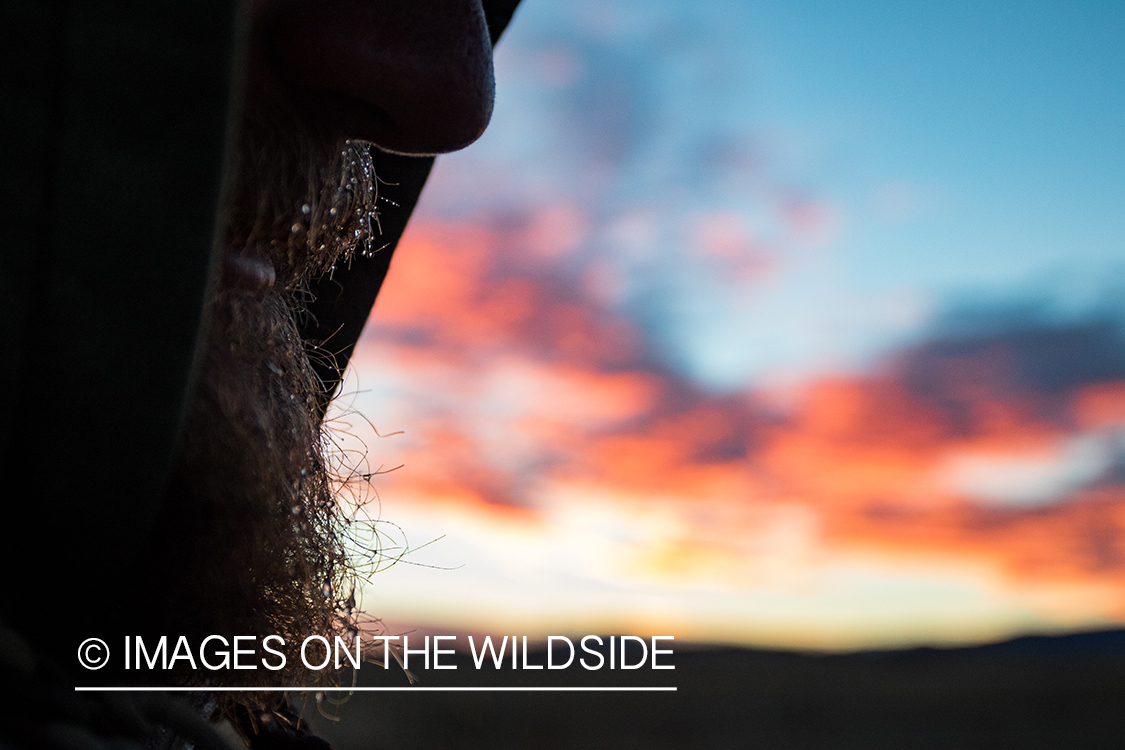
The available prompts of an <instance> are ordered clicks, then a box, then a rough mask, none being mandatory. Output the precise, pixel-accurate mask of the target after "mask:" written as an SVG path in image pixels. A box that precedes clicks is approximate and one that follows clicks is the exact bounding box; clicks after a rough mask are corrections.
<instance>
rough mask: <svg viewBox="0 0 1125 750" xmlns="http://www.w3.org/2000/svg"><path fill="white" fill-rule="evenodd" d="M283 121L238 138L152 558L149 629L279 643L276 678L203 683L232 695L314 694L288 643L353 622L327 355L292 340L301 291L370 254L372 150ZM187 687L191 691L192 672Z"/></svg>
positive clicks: (228, 674)
mask: <svg viewBox="0 0 1125 750" xmlns="http://www.w3.org/2000/svg"><path fill="white" fill-rule="evenodd" d="M286 122H287V125H286V127H277V126H276V122H274V123H271V124H270V126H268V127H267V126H266V125H264V124H262V123H254V122H247V123H244V125H243V127H242V133H241V137H240V141H239V148H238V150H237V154H236V156H235V158H234V163H233V171H232V178H231V180H230V182H229V184H228V188H227V192H228V195H229V196H230V197H229V199H228V201H227V204H226V207H225V209H224V212H223V216H222V221H223V225H224V231H223V232H222V237H223V240H222V241H223V242H224V243H225V248H226V249H225V254H224V260H223V273H222V283H221V284H219V285H218V288H217V289H216V290H214V291H213V292H212V294H211V295H210V299H209V302H208V310H207V316H206V318H207V320H208V321H209V322H208V324H207V328H206V333H205V337H204V344H203V346H202V351H201V352H200V359H199V370H198V376H197V381H196V384H195V386H194V393H193V396H192V398H191V400H190V407H189V411H188V416H187V422H186V426H185V430H184V433H183V440H182V445H181V447H180V450H179V452H178V457H177V460H176V465H175V469H174V471H173V472H172V475H171V481H170V483H169V488H168V492H167V497H166V502H165V506H164V512H163V513H162V516H161V519H160V522H159V527H160V528H159V530H158V533H157V534H156V535H155V538H157V539H159V540H160V542H159V549H154V550H153V552H152V555H153V557H154V558H155V559H156V560H157V561H158V562H157V563H156V565H157V568H158V569H163V570H165V571H167V572H168V576H167V577H165V578H163V579H162V580H163V583H162V585H161V588H162V590H163V594H162V595H161V596H159V597H158V598H159V604H158V605H157V607H156V609H157V612H155V615H156V617H155V620H154V621H155V623H156V628H157V629H156V630H153V631H151V632H154V633H156V632H159V633H161V634H163V633H168V634H183V635H186V636H187V637H188V638H189V640H190V641H191V642H192V643H194V644H198V643H200V642H201V641H202V639H203V638H205V637H206V636H208V635H212V634H218V635H223V636H224V637H226V638H228V640H229V639H230V638H232V637H233V636H235V635H253V636H257V637H258V639H259V642H260V639H262V638H264V637H265V636H266V635H272V634H276V635H279V636H281V637H282V638H284V639H285V643H286V644H287V645H286V651H287V655H288V657H289V658H287V661H286V667H285V668H283V669H282V670H279V671H264V670H262V669H258V670H255V671H241V672H239V671H235V670H227V671H225V672H224V673H221V674H216V673H211V672H208V673H207V674H205V675H202V677H205V678H207V679H214V680H217V681H219V682H220V683H221V684H229V685H239V684H251V685H253V684H263V678H265V679H266V680H268V681H271V682H274V683H276V684H278V685H293V684H308V685H318V684H323V683H324V681H325V679H326V676H325V675H324V674H322V673H318V672H310V671H309V670H306V669H303V668H301V665H300V659H298V658H295V653H294V652H293V651H292V648H293V644H297V645H298V646H299V644H300V643H301V641H302V640H303V639H304V638H306V637H307V636H309V635H325V636H328V637H329V640H330V641H332V636H333V635H334V634H344V633H346V632H348V631H349V630H351V629H352V628H354V627H355V619H356V612H355V580H356V574H355V568H354V567H353V565H352V564H351V562H350V560H349V553H348V550H347V548H346V546H345V543H344V542H345V539H346V537H347V531H348V523H347V519H346V517H345V515H344V514H343V513H342V512H341V509H340V508H339V506H338V504H337V501H336V494H337V492H336V490H337V487H336V483H335V479H334V477H333V476H332V475H331V472H330V470H329V467H328V463H327V460H326V448H327V446H328V445H329V440H328V438H327V437H326V435H325V433H324V431H323V425H322V422H323V417H324V413H325V410H326V408H327V400H328V399H327V396H326V395H325V394H326V389H325V388H324V386H323V384H322V383H321V382H320V380H319V379H318V378H317V376H316V375H315V373H314V371H313V369H312V367H311V365H310V358H313V357H328V358H330V357H331V355H330V353H327V352H325V351H322V350H319V349H317V348H315V347H312V346H311V345H309V344H308V343H306V342H305V341H304V340H302V338H301V336H300V334H299V332H298V330H299V322H300V321H301V319H302V316H304V315H307V311H306V309H305V306H304V305H305V303H306V301H307V299H308V283H309V281H310V280H312V279H315V278H317V277H318V276H320V275H322V274H324V273H331V272H332V270H333V269H334V267H335V264H336V263H340V262H348V260H349V259H350V258H351V257H352V255H353V254H354V253H356V252H360V253H366V252H370V250H371V247H370V242H371V240H372V234H373V230H376V231H377V218H376V215H375V201H376V184H377V183H376V181H375V176H374V172H373V169H372V164H371V158H370V155H369V153H368V146H367V144H365V143H361V142H349V141H338V140H335V139H333V138H330V137H322V136H320V135H318V134H317V133H315V132H310V131H309V130H307V129H306V128H303V127H301V126H300V125H299V124H298V123H295V122H293V121H286ZM248 269H249V270H248ZM150 621H151V620H150ZM180 678H181V679H183V680H184V681H187V682H196V683H198V682H199V681H200V680H201V673H186V672H185V673H183V674H181V675H180ZM236 702H242V703H244V704H247V705H256V706H262V705H264V704H266V703H269V702H272V701H270V699H268V698H266V696H258V698H257V699H255V698H253V697H251V696H247V695H246V694H241V696H240V697H239V698H237V699H236Z"/></svg>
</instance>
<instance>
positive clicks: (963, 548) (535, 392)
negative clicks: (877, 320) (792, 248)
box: [370, 208, 1125, 618]
mask: <svg viewBox="0 0 1125 750" xmlns="http://www.w3.org/2000/svg"><path fill="white" fill-rule="evenodd" d="M570 210H571V209H569V208H561V209H559V211H557V212H555V213H554V214H552V213H550V212H546V213H544V216H543V217H541V219H542V220H541V222H540V225H541V226H539V228H538V229H534V231H533V232H532V235H528V236H533V237H538V240H536V241H537V242H540V243H543V244H544V245H548V244H550V243H549V242H548V240H547V239H545V238H544V235H543V234H542V231H541V230H542V227H544V226H548V225H550V223H551V222H552V221H554V222H560V221H563V220H564V219H565V220H566V222H564V223H569V222H570V221H572V220H573V221H575V222H578V220H577V219H574V218H573V217H570V214H569V213H568V212H569V211H570ZM568 217H569V218H568ZM814 218H815V217H814ZM798 219H799V220H800V221H808V222H812V225H816V222H813V221H812V219H809V218H808V217H805V216H804V215H803V214H800V212H798V215H796V218H795V219H794V220H795V221H797V220H798ZM578 223H580V222H578ZM722 228H723V227H719V229H722ZM813 228H815V226H814V227H813ZM724 231H725V230H724ZM810 231H811V230H810ZM535 232H540V234H538V235H536V234H535ZM716 233H717V234H716V236H715V237H711V238H710V239H709V240H707V241H708V242H711V243H712V244H713V245H715V252H719V253H720V254H721V253H722V252H726V251H727V250H728V249H729V247H728V244H725V243H727V241H728V239H729V237H728V236H727V234H724V233H723V232H719V230H718V229H716ZM524 234H525V235H526V233H524ZM521 236H524V235H521ZM570 242H571V240H570V239H567V240H566V242H565V243H563V244H566V245H568V246H569V243H570ZM561 246H562V245H560V247H561ZM556 250H557V248H556V249H551V248H547V249H545V250H544V249H543V248H540V249H539V250H537V251H536V252H531V253H522V252H521V250H520V247H519V245H518V243H514V242H513V241H512V238H511V237H509V236H505V235H504V233H503V231H501V230H498V229H497V230H489V229H482V228H480V227H474V226H468V225H454V224H440V223H435V222H429V223H424V224H422V225H420V226H415V227H413V228H412V229H411V232H410V233H408V235H407V237H406V238H405V239H404V240H403V243H402V246H401V247H400V248H399V250H398V255H397V257H396V259H395V262H394V266H393V268H392V270H391V274H390V278H389V280H388V284H387V287H386V291H385V292H384V293H383V296H382V297H381V298H380V300H379V304H378V305H377V307H376V309H375V312H374V316H373V319H372V322H371V325H372V332H371V334H370V335H372V336H374V337H375V338H376V339H377V340H378V341H380V342H382V344H383V345H385V346H387V347H391V350H393V351H395V352H397V355H396V358H395V361H396V362H398V365H397V366H399V367H403V368H405V369H406V372H405V374H404V377H405V378H410V377H411V374H410V373H411V368H422V367H423V365H422V362H423V361H424V362H425V365H424V366H425V367H430V368H432V367H435V366H437V367H442V366H444V367H447V368H449V374H448V377H446V379H445V380H444V381H443V382H445V383H447V384H448V388H449V389H450V390H451V393H445V394H443V396H446V397H449V398H452V399H453V401H454V402H456V403H460V404H462V405H464V407H465V412H464V413H469V414H472V415H474V416H473V418H472V419H471V420H468V421H466V419H464V413H462V414H456V413H454V412H453V411H449V410H446V411H441V410H438V411H432V409H436V408H437V407H432V406H430V405H428V404H425V403H423V404H418V405H416V408H417V409H419V410H421V412H425V416H424V417H420V418H419V421H420V422H425V430H426V435H427V437H426V439H425V440H424V441H422V442H421V443H420V444H418V445H416V446H415V447H413V448H411V449H410V450H409V452H408V459H407V464H408V469H409V470H408V471H406V472H402V473H399V474H396V475H394V476H393V477H391V478H388V482H389V483H390V484H389V486H393V487H394V488H395V490H396V491H399V492H408V493H410V494H411V496H416V497H419V498H424V499H428V501H433V502H442V503H462V504H464V505H465V506H466V507H474V508H477V509H486V508H487V509H492V510H489V511H487V512H496V513H501V514H503V513H507V512H509V510H504V509H511V510H510V512H514V513H517V514H519V515H520V517H521V518H526V517H530V516H534V513H535V504H536V497H537V495H536V492H538V491H539V490H541V488H542V487H543V486H544V485H545V484H551V483H555V484H556V485H559V486H566V485H582V486H584V487H587V488H591V487H596V488H598V492H599V495H601V496H605V497H617V498H621V499H622V500H621V502H630V503H632V502H643V498H653V499H654V500H653V501H654V502H661V503H668V502H675V503H678V504H679V507H680V510H681V511H682V515H681V516H679V517H681V518H682V519H684V520H683V523H684V524H686V526H685V528H684V530H683V534H682V535H681V536H680V537H678V539H679V541H676V539H671V541H669V542H668V544H669V545H670V546H667V547H666V548H664V549H662V550H661V551H660V557H661V559H663V560H665V561H675V560H682V559H689V558H692V557H693V556H694V557H696V558H698V557H700V554H701V552H700V547H699V544H698V543H699V540H701V539H703V540H711V541H712V542H713V543H709V545H708V552H707V555H705V557H707V558H708V560H709V562H708V565H709V566H711V567H714V559H715V557H716V555H718V556H720V557H721V556H722V555H727V556H728V557H729V558H730V559H731V560H732V564H734V563H735V562H737V561H736V560H734V559H733V558H734V557H735V556H737V555H745V554H754V553H753V545H750V546H749V547H747V546H746V545H743V544H740V543H739V542H738V539H739V537H740V535H750V534H751V533H752V532H753V528H752V527H753V525H754V524H755V523H758V522H759V521H758V520H756V519H760V518H761V517H762V516H761V513H759V512H758V511H759V510H761V509H768V508H783V509H801V512H802V513H806V514H808V515H809V516H810V517H812V518H815V519H816V524H815V526H816V532H815V533H816V534H817V538H818V539H819V543H820V544H821V545H823V547H824V549H826V550H832V549H858V550H870V551H877V552H879V553H885V554H888V555H897V556H902V557H915V558H918V557H922V558H927V559H935V558H939V559H941V558H944V559H950V560H956V561H971V562H974V563H977V564H981V565H985V566H988V567H990V568H992V569H993V570H995V571H998V572H1000V573H1001V574H1003V575H1006V576H1009V577H1010V578H1011V579H1013V580H1019V581H1022V582H1024V583H1028V582H1030V583H1034V582H1036V581H1044V582H1046V581H1051V582H1058V581H1076V582H1092V581H1093V582H1106V583H1112V584H1113V585H1114V586H1116V587H1118V589H1117V590H1119V591H1120V600H1119V601H1118V602H1117V603H1116V605H1115V606H1116V607H1117V609H1118V611H1120V613H1121V616H1122V618H1125V484H1122V482H1121V480H1120V472H1118V474H1117V475H1113V474H1112V472H1110V473H1108V474H1105V476H1102V477H1100V478H1096V479H1097V481H1092V482H1091V481H1086V480H1082V481H1078V480H1074V481H1072V482H1071V483H1070V484H1067V483H1066V482H1064V481H1063V480H1061V479H1060V480H1059V482H1060V484H1059V486H1060V487H1062V488H1063V489H1062V490H1060V492H1061V493H1062V494H1061V495H1059V496H1058V497H1054V498H1049V499H1048V501H1046V502H1036V503H1022V504H1021V503H1019V502H1011V503H1008V504H1007V505H1004V504H1002V503H997V502H983V501H982V498H980V497H974V496H972V495H971V494H967V493H966V492H965V491H963V490H959V489H958V488H957V485H956V484H955V483H951V482H950V481H949V477H948V473H949V467H950V466H951V465H953V464H954V463H956V461H958V460H960V459H961V458H963V457H966V456H982V455H984V456H989V455H999V456H1012V455H1014V456H1023V457H1026V459H1027V461H1029V462H1031V463H1032V464H1034V463H1035V462H1036V461H1039V460H1043V461H1046V460H1048V458H1050V457H1051V456H1058V455H1063V454H1061V453H1060V450H1059V446H1060V445H1064V444H1065V443H1066V441H1067V440H1068V439H1071V438H1073V437H1075V436H1082V435H1094V436H1095V437H1096V436H1097V435H1098V434H1101V433H1099V432H1098V431H1103V432H1104V431H1105V430H1112V429H1114V428H1119V427H1121V426H1122V425H1125V379H1114V378H1112V377H1107V376H1099V377H1094V376H1086V375H1083V376H1082V377H1081V378H1077V380H1076V381H1075V382H1074V383H1073V384H1069V385H1068V384H1067V383H1066V382H1062V381H1059V382H1054V381H1052V384H1050V387H1047V386H1046V385H1042V384H1040V383H1038V382H1037V381H1036V380H1035V378H1036V377H1041V375H1040V374H1037V373H1040V371H1041V370H1042V369H1043V368H1041V367H1040V368H1038V369H1035V368H1030V367H1028V366H1027V365H1026V361H1028V358H1029V357H1031V358H1032V359H1034V357H1036V356H1041V354H1042V353H1041V351H1040V350H1037V349H1035V347H1036V346H1038V344H1037V343H1036V342H1037V341H1038V339H1036V338H1035V336H1034V335H1032V334H1029V333H1020V334H1019V336H1017V337H1015V338H1014V339H1013V340H1012V341H1007V340H1005V339H1004V338H1003V337H1002V336H994V337H993V338H992V339H988V340H983V339H982V341H980V342H977V343H973V342H970V344H964V343H956V345H954V344H949V345H939V344H926V345H923V346H921V347H918V348H917V349H915V350H912V351H910V352H904V353H900V355H899V356H898V357H896V358H893V359H892V360H889V361H888V363H886V366H885V367H884V368H883V369H882V370H880V371H878V372H876V373H874V374H871V375H867V376H854V377H825V378H823V379H822V380H820V381H819V382H816V383H814V384H812V385H811V386H810V387H809V388H808V389H807V390H806V391H805V393H804V395H803V396H802V397H801V398H800V399H799V400H798V402H797V403H796V405H795V406H793V407H792V408H791V409H789V410H787V411H786V412H785V413H783V414H779V413H777V411H776V409H772V408H768V405H767V403H766V401H765V400H764V398H763V397H761V396H760V395H759V394H756V393H754V392H752V391H750V392H747V393H743V394H737V395H734V396H722V397H718V396H711V395H708V394H706V393H703V392H700V391H699V390H698V389H696V388H695V387H694V386H693V385H692V384H691V383H689V382H686V381H685V380H683V379H682V378H679V377H678V376H676V375H675V374H674V373H672V372H670V371H668V370H665V369H662V368H661V367H659V366H656V365H654V364H653V363H652V362H653V360H652V358H651V357H649V356H647V355H648V353H646V351H645V349H644V343H643V340H642V338H641V335H640V334H639V332H638V331H637V330H636V329H635V328H634V326H633V325H632V324H631V323H630V322H629V321H628V320H626V319H624V318H622V317H620V316H618V315H615V314H614V313H613V312H612V311H610V310H607V309H605V308H603V307H602V306H600V305H599V304H598V303H597V302H595V301H593V300H591V299H590V298H589V297H587V296H586V292H584V291H583V290H584V289H586V288H588V286H589V284H588V283H587V282H586V280H585V279H584V275H583V273H574V272H573V271H572V270H571V271H570V272H564V270H561V266H559V265H557V264H559V263H561V262H563V260H565V259H566V258H567V257H569V256H568V255H567V253H564V252H561V251H556ZM568 273H569V275H568ZM1056 333H1057V332H1055V333H1052V334H1051V335H1056ZM1059 335H1061V334H1059ZM1057 338H1058V336H1057V335H1056V338H1055V339H1051V340H1052V341H1056V339H1057ZM943 347H944V348H943ZM1056 348H1057V347H1056ZM1059 351H1062V352H1063V354H1065V349H1060V350H1059ZM423 353H424V354H423ZM1035 361H1038V360H1035ZM442 362H444V363H445V364H444V365H441V364H435V363H442ZM412 363H413V364H412ZM372 366H373V367H379V366H380V364H379V363H374V364H373V365H372ZM417 371H418V372H421V369H418V370H417ZM1029 372H1030V373H1031V374H1027V373H1029ZM496 383H501V384H503V386H502V387H501V386H496V385H495V384H496ZM482 400H484V401H488V403H492V402H496V403H498V404H500V405H499V406H497V407H496V408H495V410H493V411H491V412H488V411H480V410H481V409H483V408H484V407H483V406H481V405H480V404H481V402H482ZM443 408H445V407H443ZM490 408H491V407H490ZM427 409H431V411H429V412H427V411H426V410H427ZM1064 453H1065V452H1064ZM1064 458H1065V455H1064ZM1052 460H1053V459H1052ZM1058 460H1059V461H1062V460H1063V459H1058ZM1095 468H1096V467H1095ZM1064 470H1066V467H1065V466H1062V468H1059V469H1058V471H1059V472H1064ZM1103 473H1105V472H1103ZM1115 476H1116V477H1117V478H1114V477H1115ZM1064 479H1065V477H1064ZM537 488H538V489H537ZM638 499H642V500H638ZM693 506H698V511H699V512H697V513H693V512H692V511H691V508H692V507H693ZM755 509H758V510H755ZM481 512H482V513H484V512H485V511H484V510H482V511H481ZM692 524H694V526H692ZM722 540H728V541H729V544H727V543H723V541H722ZM677 544H678V545H680V546H679V547H677V546H676V545H677ZM747 550H749V551H747ZM667 565H668V566H670V567H677V565H678V563H677V564H676V565H673V564H672V563H671V562H668V563H667Z"/></svg>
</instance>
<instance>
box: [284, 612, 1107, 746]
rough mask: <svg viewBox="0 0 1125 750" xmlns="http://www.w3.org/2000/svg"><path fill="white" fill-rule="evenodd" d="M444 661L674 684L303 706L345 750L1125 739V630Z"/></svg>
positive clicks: (449, 674) (559, 680) (501, 675)
mask: <svg viewBox="0 0 1125 750" xmlns="http://www.w3.org/2000/svg"><path fill="white" fill-rule="evenodd" d="M545 659H546V657H545V654H544V653H542V652H540V653H537V654H532V655H531V656H530V657H529V661H530V662H531V663H540V664H541V663H544V662H545ZM443 661H444V660H443ZM447 661H449V662H451V663H456V664H458V666H459V668H458V670H456V671H453V670H450V671H441V672H438V671H433V670H429V671H425V670H419V672H420V676H421V678H422V682H421V683H420V684H421V685H429V686H435V687H436V686H444V685H474V686H489V685H506V686H507V685H553V686H572V685H653V686H655V685H675V686H677V687H678V691H677V692H675V693H651V692H650V693H564V692H550V693H530V692H524V693H511V692H503V693H456V692H451V693H440V692H427V693H356V694H354V695H353V696H351V698H350V699H349V700H347V702H346V703H344V704H342V705H338V706H336V705H332V704H330V703H328V702H327V700H326V702H325V703H322V706H321V707H322V708H324V709H325V711H326V712H335V713H336V714H338V715H339V717H340V720H339V721H329V720H327V719H325V718H323V717H322V716H320V715H319V712H318V710H317V708H316V706H315V703H314V701H313V698H312V697H311V696H310V697H307V698H304V700H306V701H307V702H306V703H305V704H304V705H303V712H304V713H305V714H306V716H308V717H309V718H310V720H311V722H312V724H313V726H314V728H315V730H316V731H317V733H318V734H320V735H322V736H324V737H326V738H328V739H329V740H330V741H332V743H333V745H334V746H335V747H336V748H338V750H353V749H356V750H358V749H359V748H364V749H368V748H388V749H395V750H412V749H413V748H445V747H448V748H583V749H588V748H618V749H623V750H624V749H628V748H646V749H648V750H652V749H654V748H786V749H790V748H793V749H800V748H864V750H871V749H872V748H989V749H990V750H993V749H998V748H1019V749H1020V750H1028V749H1030V748H1122V747H1125V630H1116V631H1106V632H1096V633H1083V634H1075V635H1067V636H1056V637H1048V636H1029V637H1023V638H1017V639H1015V640H1011V641H1007V642H1004V643H998V644H992V645H986V646H978V647H971V648H943V649H937V648H915V649H908V650H901V651H868V652H858V653H849V654H827V655H817V654H805V653H796V652H785V651H769V650H759V649H743V648H705V647H693V646H689V645H688V644H684V643H679V642H678V643H676V646H675V655H674V657H673V660H672V661H673V663H674V664H675V665H676V669H675V670H674V671H671V670H668V671H655V672H654V671H650V670H647V669H644V670H636V671H633V672H622V671H614V672H609V671H607V670H601V671H597V672H587V671H585V670H582V669H574V668H571V669H567V670H563V671H554V672H550V673H547V672H546V670H542V671H536V672H530V671H524V670H512V669H510V668H509V669H500V670H495V669H493V668H492V667H491V665H489V666H487V667H486V668H484V669H481V670H476V669H474V668H473V663H472V659H471V657H469V656H460V655H459V656H458V657H455V658H451V659H448V660H447ZM370 666H371V665H367V667H370ZM358 684H359V685H405V684H407V683H406V678H405V676H404V675H403V674H402V673H401V672H400V671H395V670H393V669H392V670H388V671H384V670H382V669H379V668H374V669H370V668H364V669H361V670H360V673H359V675H358ZM301 700H302V699H300V698H298V699H297V702H298V704H300V701H301Z"/></svg>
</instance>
